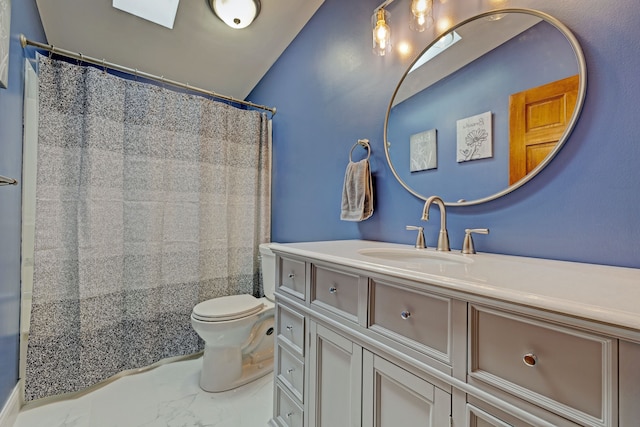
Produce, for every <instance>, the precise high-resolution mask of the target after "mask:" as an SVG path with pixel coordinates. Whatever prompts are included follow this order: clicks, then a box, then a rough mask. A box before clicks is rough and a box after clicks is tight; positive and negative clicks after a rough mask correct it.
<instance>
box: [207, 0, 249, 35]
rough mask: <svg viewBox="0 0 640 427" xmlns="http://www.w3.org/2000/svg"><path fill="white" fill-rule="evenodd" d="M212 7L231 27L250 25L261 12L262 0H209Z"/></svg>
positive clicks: (237, 27)
mask: <svg viewBox="0 0 640 427" xmlns="http://www.w3.org/2000/svg"><path fill="white" fill-rule="evenodd" d="M209 4H210V5H211V9H213V12H214V13H215V14H216V16H217V17H218V18H220V19H221V20H222V21H223V22H224V23H225V24H227V25H228V26H230V27H231V28H235V29H240V28H245V27H248V26H249V25H250V24H251V23H252V22H253V20H254V19H256V17H257V16H258V14H259V13H260V0H209Z"/></svg>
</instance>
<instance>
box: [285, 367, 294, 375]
mask: <svg viewBox="0 0 640 427" xmlns="http://www.w3.org/2000/svg"><path fill="white" fill-rule="evenodd" d="M293 371H295V369H293V368H289V369H287V374H291V373H292V372H293Z"/></svg>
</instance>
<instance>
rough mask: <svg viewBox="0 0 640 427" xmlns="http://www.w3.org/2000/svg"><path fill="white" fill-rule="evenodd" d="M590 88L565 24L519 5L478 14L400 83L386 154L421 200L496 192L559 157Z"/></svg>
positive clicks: (473, 199)
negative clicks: (559, 151)
mask: <svg viewBox="0 0 640 427" xmlns="http://www.w3.org/2000/svg"><path fill="white" fill-rule="evenodd" d="M427 57H428V59H426V60H425V58H427ZM585 89H586V69H585V66H584V59H583V56H582V52H581V50H580V47H579V46H578V44H577V41H576V40H575V38H574V37H573V35H571V33H570V32H569V30H568V29H566V27H564V26H563V25H562V24H561V23H560V22H558V21H557V20H555V19H554V18H552V17H549V16H548V15H545V14H543V13H540V12H536V11H530V10H520V9H505V10H501V11H496V12H494V13H484V14H481V15H478V16H477V17H475V18H471V19H469V20H467V21H465V22H463V23H461V24H460V25H458V26H456V27H454V28H453V29H452V30H451V31H450V32H448V33H447V34H445V35H443V36H442V37H440V39H439V40H437V41H435V42H434V43H432V45H431V46H430V47H428V48H427V49H426V50H425V51H424V52H423V54H422V55H421V56H420V57H419V58H418V59H417V60H416V62H415V63H414V64H413V65H412V67H410V69H409V70H408V71H407V73H406V74H405V76H404V77H403V79H402V80H401V81H400V84H399V85H398V87H397V88H396V92H395V94H394V97H393V98H392V100H391V102H390V105H389V110H388V112H387V119H386V122H385V141H386V144H385V152H386V154H387V160H388V161H389V165H390V166H391V169H392V171H393V173H394V175H395V176H396V178H398V180H399V181H400V183H401V184H403V186H405V188H407V190H409V191H410V192H412V193H413V194H414V195H416V196H417V197H420V198H422V199H426V198H427V197H429V196H431V195H439V196H441V197H442V198H443V199H444V200H445V202H447V204H448V205H456V204H460V205H470V204H477V203H482V202H485V201H488V200H492V199H495V198H497V197H499V196H502V195H504V194H506V193H508V192H509V191H512V190H513V189H515V188H518V187H519V186H521V185H522V184H524V183H525V182H527V181H528V180H529V179H531V178H532V177H533V176H534V175H535V174H536V173H538V172H539V170H541V169H542V168H543V167H544V166H546V164H547V163H548V162H549V161H550V160H551V158H553V156H554V155H555V153H556V152H557V151H558V150H559V149H560V147H561V145H562V144H563V143H564V141H565V140H566V139H567V137H568V135H569V133H570V131H571V129H572V128H573V126H574V125H575V122H576V120H577V117H578V115H579V112H580V107H581V105H582V102H583V101H584V96H585ZM576 107H577V108H576ZM457 202H460V203H457Z"/></svg>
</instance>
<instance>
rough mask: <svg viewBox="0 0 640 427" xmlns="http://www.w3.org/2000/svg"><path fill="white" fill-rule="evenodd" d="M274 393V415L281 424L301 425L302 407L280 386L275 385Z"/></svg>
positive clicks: (294, 426)
mask: <svg viewBox="0 0 640 427" xmlns="http://www.w3.org/2000/svg"><path fill="white" fill-rule="evenodd" d="M275 390H276V395H275V399H276V402H275V412H276V413H275V416H276V420H277V421H278V422H279V423H280V425H282V426H287V427H302V425H303V412H302V408H301V407H300V406H298V404H297V403H295V402H294V401H293V399H292V398H291V397H290V396H289V395H288V394H287V393H286V392H285V391H284V390H283V389H282V388H281V387H280V385H279V384H278V385H276V388H275Z"/></svg>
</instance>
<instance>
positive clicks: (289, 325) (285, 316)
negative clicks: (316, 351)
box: [277, 304, 304, 356]
mask: <svg viewBox="0 0 640 427" xmlns="http://www.w3.org/2000/svg"><path fill="white" fill-rule="evenodd" d="M277 307H278V312H277V314H278V320H277V322H278V323H277V326H278V342H279V343H280V342H285V343H287V344H288V345H289V347H291V349H292V350H294V351H295V352H297V353H298V354H300V356H304V316H303V315H302V314H300V313H296V312H295V311H294V310H292V309H290V308H287V307H284V306H282V305H280V304H278V305H277Z"/></svg>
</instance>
